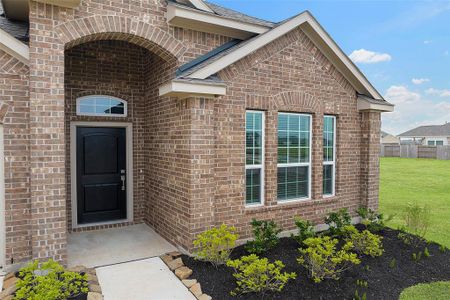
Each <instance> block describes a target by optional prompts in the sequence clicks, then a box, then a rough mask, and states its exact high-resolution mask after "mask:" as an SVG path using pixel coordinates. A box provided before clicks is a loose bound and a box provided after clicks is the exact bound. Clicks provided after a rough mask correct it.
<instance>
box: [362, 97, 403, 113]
mask: <svg viewBox="0 0 450 300" xmlns="http://www.w3.org/2000/svg"><path fill="white" fill-rule="evenodd" d="M358 110H359V111H370V110H372V111H379V112H393V111H394V106H393V105H392V104H389V103H386V104H384V103H380V104H378V103H373V102H370V101H368V100H366V99H364V98H362V97H358Z"/></svg>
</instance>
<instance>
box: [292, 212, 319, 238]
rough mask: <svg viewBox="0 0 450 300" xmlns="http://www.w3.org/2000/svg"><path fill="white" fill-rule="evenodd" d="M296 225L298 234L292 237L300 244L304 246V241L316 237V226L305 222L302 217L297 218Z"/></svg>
mask: <svg viewBox="0 0 450 300" xmlns="http://www.w3.org/2000/svg"><path fill="white" fill-rule="evenodd" d="M294 220H295V225H296V226H297V230H298V233H297V235H292V237H293V238H294V239H295V240H296V241H297V242H298V243H299V244H300V245H302V244H303V241H305V240H306V239H309V238H312V237H314V236H315V235H316V233H315V231H314V226H313V224H312V223H311V222H310V221H307V220H303V219H302V218H300V217H296V218H295V219H294Z"/></svg>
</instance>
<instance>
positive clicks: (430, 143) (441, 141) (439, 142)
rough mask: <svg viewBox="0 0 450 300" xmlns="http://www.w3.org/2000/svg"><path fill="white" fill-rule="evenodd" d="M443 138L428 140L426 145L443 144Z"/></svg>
mask: <svg viewBox="0 0 450 300" xmlns="http://www.w3.org/2000/svg"><path fill="white" fill-rule="evenodd" d="M443 145H444V141H443V140H428V146H443Z"/></svg>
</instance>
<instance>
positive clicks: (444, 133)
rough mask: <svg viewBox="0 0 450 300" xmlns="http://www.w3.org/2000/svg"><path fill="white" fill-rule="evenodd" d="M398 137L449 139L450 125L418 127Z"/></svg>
mask: <svg viewBox="0 0 450 300" xmlns="http://www.w3.org/2000/svg"><path fill="white" fill-rule="evenodd" d="M398 136H401V137H450V123H445V124H443V125H429V126H419V127H417V128H414V129H411V130H408V131H406V132H404V133H402V134H399V135H398Z"/></svg>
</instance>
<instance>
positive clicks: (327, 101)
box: [0, 0, 379, 261]
mask: <svg viewBox="0 0 450 300" xmlns="http://www.w3.org/2000/svg"><path fill="white" fill-rule="evenodd" d="M166 5H167V3H166V1H164V0H157V1H128V0H111V1H105V0H85V1H82V4H81V5H80V6H79V7H77V8H76V9H66V8H60V7H56V6H52V5H46V4H41V3H36V2H33V1H31V5H30V22H31V23H30V77H29V80H30V81H29V102H28V105H29V106H26V105H25V102H26V101H25V100H24V99H27V98H28V94H26V85H27V84H28V82H27V76H26V67H25V66H23V65H21V64H20V63H17V62H12V61H10V60H9V59H7V60H3V61H6V62H7V63H6V64H3V65H4V67H2V70H1V71H0V72H1V74H2V77H1V78H0V80H3V81H0V82H2V84H5V82H6V81H5V79H4V78H15V80H17V84H14V86H7V87H6V88H5V90H6V91H11V92H9V93H10V95H8V97H9V98H8V101H11V99H12V97H17V99H20V101H19V100H17V101H18V102H17V105H19V107H21V109H19V111H20V112H19V111H17V115H16V118H17V119H15V121H12V120H13V119H12V118H11V122H17V123H15V125H14V126H17V128H20V130H19V129H16V128H15V129H14V130H11V131H9V132H10V133H11V137H10V138H9V137H8V140H7V141H6V142H7V143H8V142H11V141H13V140H14V139H18V140H20V142H18V143H14V145H21V146H20V147H24V148H26V147H29V148H28V149H29V151H30V153H31V156H30V157H25V156H20V152H17V153H18V154H17V155H19V156H20V157H19V158H17V159H18V160H17V161H21V163H20V164H18V165H15V166H14V167H13V166H12V165H10V166H9V168H10V169H12V168H14V171H12V172H17V174H15V173H14V174H13V173H10V175H9V176H11V177H10V178H14V180H13V181H14V186H13V185H11V186H8V187H7V199H11V200H7V201H11V202H10V203H13V202H14V205H15V206H14V207H13V209H12V208H11V207H10V208H9V209H10V210H11V213H13V215H12V216H13V217H11V219H10V221H9V223H7V226H8V224H9V227H7V229H8V228H9V229H8V230H10V231H11V233H7V234H8V236H7V242H8V247H9V248H8V253H9V254H8V255H10V256H11V255H14V258H15V259H16V257H17V259H18V260H21V259H26V258H27V257H30V256H31V257H33V258H47V257H53V258H55V259H58V260H62V261H65V260H66V234H67V231H68V229H69V228H70V225H71V224H70V202H68V201H69V200H68V199H70V193H69V191H70V189H69V187H70V186H69V185H70V182H69V180H68V178H69V174H70V168H69V161H68V157H69V156H68V124H69V121H71V120H79V118H78V117H76V116H74V106H73V102H74V99H75V98H76V97H78V96H80V95H85V94H86V93H92V92H96V93H109V94H112V95H115V96H119V97H121V98H126V99H125V100H128V101H131V102H130V103H131V110H130V112H132V116H130V118H128V120H130V121H132V122H133V123H135V124H136V126H135V129H134V141H135V144H134V149H135V154H134V155H135V163H134V164H135V165H134V167H135V174H134V178H135V200H136V201H135V219H136V221H137V222H141V221H145V222H146V223H148V224H150V225H152V226H153V227H155V228H156V229H157V231H158V232H160V233H161V234H162V235H163V236H164V237H166V238H167V239H169V240H170V241H172V242H174V243H177V244H179V245H182V246H183V247H185V248H191V241H192V238H193V237H194V236H195V234H197V233H198V232H200V231H203V230H204V229H206V228H208V227H210V226H212V225H214V224H220V223H222V222H226V223H229V224H234V225H236V226H237V227H238V228H239V231H240V233H241V234H242V237H248V236H249V233H250V228H249V226H248V222H249V221H250V219H251V218H253V217H255V218H273V219H275V220H276V221H277V222H278V223H280V225H282V226H283V228H284V229H290V228H292V226H293V222H292V218H293V216H295V215H302V216H304V217H307V218H308V219H311V220H313V221H315V222H320V221H321V220H322V219H323V217H324V215H325V214H326V213H327V212H329V211H331V210H334V209H337V208H339V207H348V208H349V209H350V210H351V211H353V210H354V209H356V208H357V207H358V206H359V205H360V204H367V205H369V206H371V207H375V206H376V202H377V198H378V190H377V180H376V178H377V177H376V176H377V174H378V158H377V157H378V153H377V145H378V143H379V138H378V140H377V136H378V134H379V133H378V132H379V114H378V113H364V114H361V113H359V112H358V111H357V107H356V101H357V99H356V93H355V91H354V89H353V88H352V87H351V86H350V84H349V83H348V82H347V81H346V80H345V78H343V77H342V76H341V74H340V73H339V72H338V71H337V70H336V69H335V68H334V67H333V66H332V65H331V63H330V62H328V61H327V59H326V58H325V57H324V56H323V55H321V54H320V52H319V50H318V49H317V48H315V47H314V45H313V44H312V42H311V41H310V40H309V39H308V38H307V37H306V35H305V34H304V33H303V32H302V31H301V30H300V29H297V30H294V31H292V32H291V33H289V34H287V35H286V36H284V37H282V38H280V39H278V40H276V41H274V42H273V43H271V44H270V45H268V46H266V47H264V48H263V49H260V50H258V51H256V52H254V53H253V54H251V55H249V56H248V57H246V58H244V59H242V60H240V61H239V62H237V63H235V64H233V65H232V66H230V67H229V68H227V69H225V70H224V71H222V72H220V74H219V75H220V76H221V78H222V79H223V80H225V81H226V82H227V83H228V88H227V89H228V90H227V96H224V97H221V98H218V99H200V98H190V99H175V98H167V97H159V96H158V90H157V88H158V87H159V86H160V84H162V83H164V82H166V81H167V80H168V79H170V78H172V77H173V76H174V71H175V69H176V67H177V66H179V65H181V64H183V63H185V62H187V61H190V60H191V59H193V58H195V57H198V55H201V54H204V53H206V52H208V51H209V50H211V49H213V48H215V47H217V46H219V45H221V44H223V43H225V42H227V41H228V40H229V38H227V37H223V36H219V35H213V34H207V33H199V32H194V31H191V30H185V29H180V28H172V27H169V25H168V24H167V22H166V19H165V14H166ZM100 40H116V42H100ZM92 41H97V42H95V43H93V44H85V43H87V42H92ZM129 43H131V44H135V45H137V46H140V47H142V48H139V47H137V46H132V45H131V44H129ZM77 45H79V46H77ZM65 48H66V49H71V50H68V51H67V56H65V53H64V49H65ZM143 48H145V49H146V50H144V49H143ZM150 53H152V54H151V55H150ZM1 59H4V57H3V56H0V60H1ZM65 59H66V62H65ZM119 68H122V69H125V71H122V73H120V72H119V71H118V69H119ZM13 69H14V70H16V71H13V72H12V74H11V72H10V70H13ZM3 74H6V75H3ZM19 74H20V75H19ZM81 74H83V75H81ZM65 75H66V76H65ZM125 75H126V76H125ZM5 76H6V77H5ZM8 76H12V77H8ZM64 80H66V83H65V84H64ZM9 82H10V81H9ZM8 84H9V83H8ZM16 90H18V91H19V92H17V94H16V92H15V91H16ZM7 93H8V92H7ZM130 99H131V100H130ZM11 107H16V103H14V105H13V106H11ZM247 108H252V109H261V110H265V111H266V128H267V131H266V157H265V160H266V161H265V162H266V178H265V180H266V199H265V200H266V202H265V203H266V204H265V206H264V207H262V208H258V209H246V208H245V207H244V202H245V201H244V191H245V176H244V174H245V173H244V170H245V165H244V163H245V162H244V142H245V141H244V137H245V130H244V117H245V110H246V109H247ZM28 110H29V115H28ZM279 111H291V112H305V113H311V114H312V115H313V120H314V121H313V162H312V171H313V180H312V182H313V185H312V196H313V199H312V200H311V201H306V202H299V203H291V204H283V205H281V204H277V203H276V170H277V169H276V157H277V147H276V132H277V122H276V120H277V114H278V112H279ZM15 112H16V111H15ZM323 114H333V115H336V116H337V122H338V123H337V124H338V133H337V134H338V138H337V142H338V147H337V151H338V152H337V178H336V179H337V194H336V196H335V197H333V198H327V199H323V198H322V191H321V188H322V161H321V157H322V141H321V136H322V117H323ZM7 118H9V116H8V114H7ZM22 118H23V119H22ZM28 119H29V124H28V123H27V122H28V121H27V120H28ZM84 120H86V119H84ZM102 120H104V119H102ZM5 124H6V123H5ZM24 124H26V125H24ZM5 126H6V125H5ZM5 129H7V128H6V127H5ZM27 130H29V136H27V135H26V134H25V133H24V132H28V131H27ZM5 132H6V131H5ZM5 136H6V135H5ZM27 141H29V142H28V143H29V144H27ZM5 147H6V145H5ZM21 149H22V148H21ZM10 151H12V150H10ZM10 155H11V156H12V155H16V154H15V153H14V154H13V153H10ZM7 163H9V162H7ZM24 165H26V166H27V168H24V167H23V166H24ZM6 168H8V166H6ZM16 170H17V171H16ZM141 170H143V172H141ZM28 171H29V172H30V175H29V176H28V175H27V172H28ZM13 175H18V176H15V177H13ZM28 177H29V178H28ZM27 180H28V181H27ZM13 181H11V184H12V182H13ZM27 184H29V186H28V185H27ZM8 188H10V190H8ZM16 188H17V189H19V190H20V192H17V193H16V194H15V195H13V192H12V191H16ZM27 193H29V195H30V196H29V197H28V196H27V195H28V194H27ZM8 197H9V198H8ZM7 203H8V202H7ZM16 204H17V205H16ZM30 211H31V216H30V217H27V216H28V215H29V214H30ZM7 222H8V221H7ZM19 224H20V225H19ZM14 253H16V254H14ZM10 256H9V257H10Z"/></svg>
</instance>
